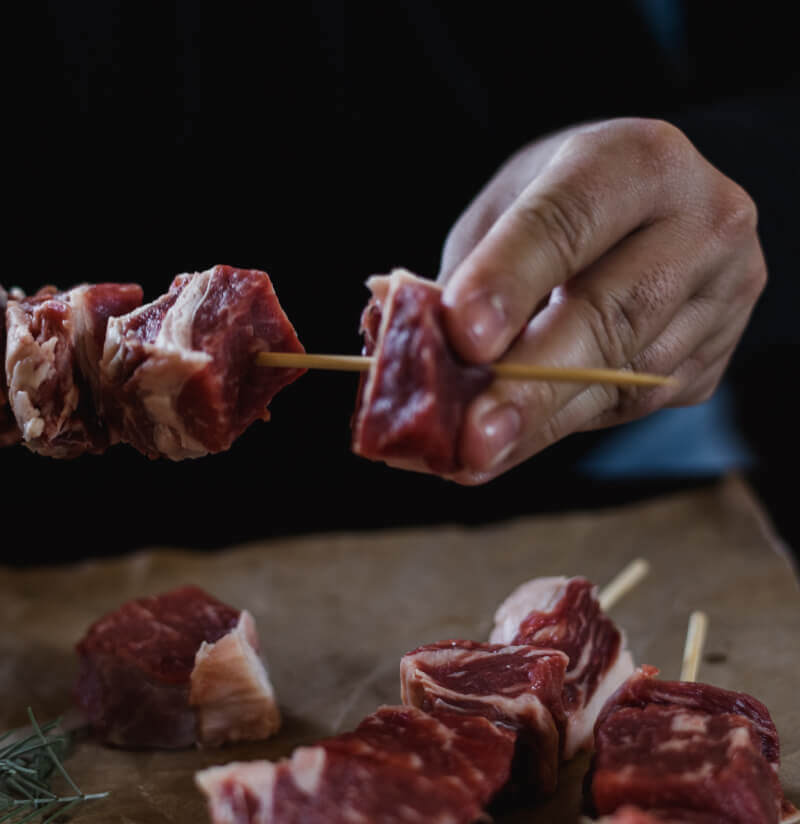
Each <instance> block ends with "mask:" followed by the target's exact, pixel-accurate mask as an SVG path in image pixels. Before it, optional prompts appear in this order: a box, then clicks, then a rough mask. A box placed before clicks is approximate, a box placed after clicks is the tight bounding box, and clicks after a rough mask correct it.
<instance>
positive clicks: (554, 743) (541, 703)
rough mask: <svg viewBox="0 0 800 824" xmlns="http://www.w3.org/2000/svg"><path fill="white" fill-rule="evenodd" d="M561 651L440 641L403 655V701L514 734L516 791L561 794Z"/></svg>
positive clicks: (564, 659) (563, 661)
mask: <svg viewBox="0 0 800 824" xmlns="http://www.w3.org/2000/svg"><path fill="white" fill-rule="evenodd" d="M568 660H569V659H568V658H567V656H566V655H565V654H564V653H563V652H559V651H556V650H541V649H536V648H535V647H527V646H503V645H500V644H479V643H477V642H474V641H442V642H439V643H436V644H429V645H427V646H424V647H420V648H419V649H416V650H414V651H413V652H410V653H408V654H407V655H404V656H403V658H402V660H401V662H400V681H401V695H402V700H403V703H404V704H409V705H411V706H415V707H419V708H420V709H423V710H426V711H428V712H439V711H441V710H446V711H453V710H455V711H457V712H463V713H466V714H469V715H476V716H481V717H483V718H487V719H488V720H489V721H492V722H493V723H495V724H501V725H503V726H505V727H508V728H509V729H513V730H515V731H517V734H518V738H517V754H516V758H515V766H514V779H515V781H514V783H515V785H516V786H515V789H517V790H518V791H521V792H524V793H525V794H528V795H536V796H546V795H550V794H551V793H553V792H554V791H555V789H556V784H557V780H558V766H559V764H560V762H561V746H562V738H563V733H564V726H565V714H564V707H563V688H564V673H565V670H566V667H567V664H568Z"/></svg>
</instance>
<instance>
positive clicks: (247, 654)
mask: <svg viewBox="0 0 800 824" xmlns="http://www.w3.org/2000/svg"><path fill="white" fill-rule="evenodd" d="M77 652H78V655H79V658H80V672H79V676H78V682H77V685H76V698H77V701H78V703H79V705H80V706H81V707H82V708H83V709H84V711H85V712H86V714H87V716H88V719H89V723H90V725H91V727H92V730H93V732H94V733H95V734H96V735H97V736H98V737H99V738H100V739H101V740H103V741H104V742H106V743H108V744H112V745H114V746H117V747H124V748H131V749H142V748H170V749H172V748H179V747H187V746H190V745H191V744H194V743H198V744H201V745H207V746H216V745H219V744H222V743H224V742H226V741H239V740H258V739H262V738H267V737H269V736H270V735H272V734H273V733H274V732H276V731H277V729H278V727H279V726H280V714H279V711H278V707H277V703H276V700H275V693H274V691H273V689H272V685H271V683H270V681H269V677H268V675H267V672H266V669H265V668H264V665H263V663H262V661H261V659H260V658H259V655H258V636H257V633H256V628H255V623H254V621H253V618H252V616H251V615H250V613H249V612H247V611H246V610H243V611H241V612H240V611H239V610H237V609H234V608H233V607H230V606H228V605H227V604H224V603H222V602H221V601H218V600H217V599H216V598H212V597H211V596H210V595H208V594H207V593H206V592H203V590H200V589H198V588H197V587H182V588H180V589H176V590H173V591H171V592H167V593H164V594H163V595H159V596H155V597H150V598H140V599H137V600H135V601H129V602H128V603H126V604H123V605H122V606H121V607H120V608H119V609H117V610H116V611H114V612H111V613H109V614H108V615H106V616H104V617H103V618H101V619H100V620H99V621H96V622H95V623H94V624H93V625H92V626H91V627H90V628H89V631H88V632H87V633H86V635H85V637H84V638H83V639H82V640H81V641H80V643H79V644H78V645H77Z"/></svg>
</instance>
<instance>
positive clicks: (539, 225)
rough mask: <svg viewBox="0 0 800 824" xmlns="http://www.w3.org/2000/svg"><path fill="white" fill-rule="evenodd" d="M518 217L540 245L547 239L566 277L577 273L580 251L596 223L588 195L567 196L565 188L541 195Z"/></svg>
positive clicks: (521, 211) (527, 205) (523, 209)
mask: <svg viewBox="0 0 800 824" xmlns="http://www.w3.org/2000/svg"><path fill="white" fill-rule="evenodd" d="M518 218H519V219H520V220H521V221H522V222H523V223H524V224H525V225H526V226H527V227H528V229H529V231H530V233H531V235H533V237H534V238H535V239H536V241H537V242H541V239H542V237H544V238H546V239H547V241H548V242H549V244H550V248H551V250H552V251H553V253H554V256H555V258H556V260H557V263H558V266H559V267H560V268H561V270H562V271H563V272H564V273H565V274H567V275H569V274H572V273H574V272H575V271H576V269H577V268H578V266H579V261H580V258H581V252H582V250H583V249H584V248H585V246H586V243H587V242H588V238H589V237H590V236H591V232H592V230H593V227H594V225H595V223H596V219H595V217H594V214H593V209H592V207H591V206H590V205H589V204H588V203H587V197H586V196H584V195H581V194H578V193H570V194H568V193H567V192H566V191H564V190H563V189H561V190H560V191H556V192H541V193H539V194H537V196H536V198H535V200H533V201H532V202H530V203H528V204H525V205H524V206H523V207H522V208H521V209H520V210H519V212H518Z"/></svg>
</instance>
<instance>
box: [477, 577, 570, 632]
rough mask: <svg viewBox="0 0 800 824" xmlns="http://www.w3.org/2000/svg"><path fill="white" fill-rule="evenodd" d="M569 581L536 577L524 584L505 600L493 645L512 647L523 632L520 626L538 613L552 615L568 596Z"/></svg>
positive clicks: (567, 579) (495, 624)
mask: <svg viewBox="0 0 800 824" xmlns="http://www.w3.org/2000/svg"><path fill="white" fill-rule="evenodd" d="M568 584H569V578H565V577H564V576H563V575H559V576H555V577H552V578H534V579H533V580H532V581H526V582H525V583H524V584H520V585H519V586H518V587H517V588H516V589H515V590H514V591H513V592H512V593H511V595H509V596H508V598H506V599H505V601H503V603H502V604H500V606H499V607H498V608H497V612H495V614H494V627H493V628H492V632H491V634H490V635H489V643H490V644H510V643H512V641H513V640H514V638H515V637H516V635H517V632H519V626H520V624H521V623H522V622H523V621H524V620H525V619H526V618H527V617H528V616H529V615H530V614H531V613H532V612H534V611H536V612H552V610H553V609H554V608H555V606H556V604H558V602H559V601H560V600H561V599H562V598H563V597H564V593H565V592H566V590H567V585H568Z"/></svg>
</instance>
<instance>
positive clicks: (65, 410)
mask: <svg viewBox="0 0 800 824" xmlns="http://www.w3.org/2000/svg"><path fill="white" fill-rule="evenodd" d="M38 311H40V307H34V308H33V310H32V312H33V315H34V316H35V315H36V314H37V312H38ZM6 319H7V337H6V363H5V368H6V376H7V380H8V402H9V404H10V406H11V409H12V411H13V413H14V417H15V418H16V420H17V424H18V425H19V427H20V430H21V431H22V437H23V439H24V440H25V441H27V442H36V441H37V439H38V438H40V437H42V435H43V434H44V432H45V427H46V420H45V418H46V417H50V418H52V424H51V426H52V428H53V430H54V431H55V432H60V431H61V429H62V427H63V426H64V425H65V423H66V422H67V421H68V420H69V419H70V418H71V417H72V415H73V413H74V412H75V410H76V409H77V408H78V401H79V400H80V393H79V391H78V388H77V386H75V384H74V383H71V384H70V386H69V388H68V389H67V390H66V391H65V392H64V393H63V397H62V398H61V407H60V409H58V411H57V414H53V413H54V411H55V410H48V411H47V412H45V410H43V409H42V408H40V407H39V405H38V401H37V400H36V398H37V397H38V390H39V388H40V387H41V386H42V384H43V383H44V382H45V381H48V380H52V379H54V378H56V377H58V376H59V373H63V372H64V369H65V366H69V365H70V364H69V362H68V358H67V357H66V356H65V355H64V354H63V353H60V350H59V347H58V344H59V338H58V337H57V336H55V335H53V336H52V337H50V338H48V339H47V340H45V341H39V340H36V339H35V338H34V337H33V335H32V334H31V331H30V327H31V323H30V319H29V316H28V313H27V312H26V310H25V309H24V308H23V307H22V306H21V305H20V304H19V303H18V302H9V304H8V307H7V308H6ZM63 331H64V334H65V335H66V336H67V338H66V339H65V340H64V341H62V344H64V345H66V344H69V343H70V340H71V339H72V338H73V337H74V330H73V329H72V327H71V322H70V321H66V322H65V324H64V330H63ZM63 377H65V378H69V380H70V381H71V374H70V375H63Z"/></svg>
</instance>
